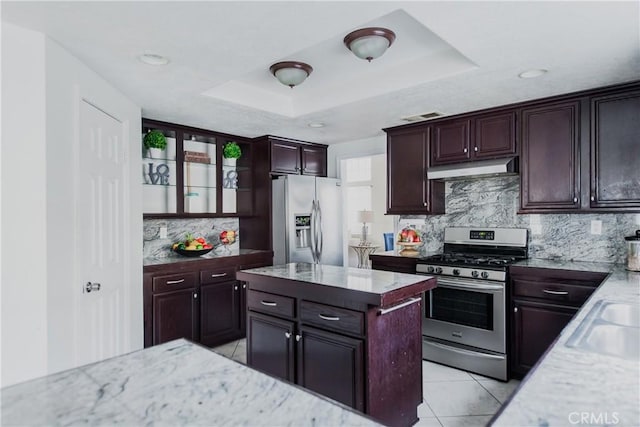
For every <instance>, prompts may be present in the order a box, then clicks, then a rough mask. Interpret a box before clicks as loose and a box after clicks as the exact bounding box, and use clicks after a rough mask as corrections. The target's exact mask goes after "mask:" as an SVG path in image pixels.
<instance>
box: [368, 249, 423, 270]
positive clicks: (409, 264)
mask: <svg viewBox="0 0 640 427" xmlns="http://www.w3.org/2000/svg"><path fill="white" fill-rule="evenodd" d="M369 259H370V260H371V268H372V269H373V270H384V271H395V272H396V273H408V274H415V273H416V263H417V260H416V259H415V258H411V257H401V256H388V255H376V254H372V255H369Z"/></svg>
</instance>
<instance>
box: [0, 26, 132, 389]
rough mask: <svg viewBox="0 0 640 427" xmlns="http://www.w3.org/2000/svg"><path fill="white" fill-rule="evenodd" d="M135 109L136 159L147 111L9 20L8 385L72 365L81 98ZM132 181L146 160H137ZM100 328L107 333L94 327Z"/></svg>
mask: <svg viewBox="0 0 640 427" xmlns="http://www.w3.org/2000/svg"><path fill="white" fill-rule="evenodd" d="M81 91H82V92H83V93H96V94H100V96H103V97H104V94H107V97H109V101H110V102H112V103H115V105H117V106H118V108H119V111H120V110H124V111H126V112H127V117H128V118H129V122H130V123H129V129H128V130H129V137H130V138H131V140H132V141H133V144H132V147H131V150H130V153H129V159H136V158H137V156H139V153H140V151H141V149H140V146H139V144H140V134H141V130H140V108H139V107H137V106H135V104H133V103H132V102H131V101H129V100H127V99H126V97H124V96H123V95H122V94H120V93H118V92H117V91H115V90H114V89H113V88H112V87H111V86H110V85H109V84H108V83H107V82H105V81H104V80H102V79H101V78H100V77H99V76H98V75H97V74H96V73H94V72H93V71H92V70H90V69H89V68H87V67H86V66H85V65H84V64H82V63H81V62H80V61H78V60H77V59H76V58H75V57H73V56H72V55H70V54H69V53H68V52H67V51H65V50H64V49H63V48H62V47H60V46H59V45H57V44H56V43H55V42H53V41H51V40H49V39H47V38H46V37H45V36H44V35H43V34H40V33H36V32H32V31H28V30H25V29H22V28H20V27H16V26H13V25H10V24H5V23H3V24H2V106H3V108H2V122H3V127H2V140H3V145H2V150H3V152H2V197H3V204H2V209H3V210H2V230H3V234H2V266H3V269H2V375H1V385H2V386H7V385H10V384H13V383H16V382H20V381H25V380H28V379H31V378H34V377H38V376H42V375H45V374H49V373H53V372H57V371H60V370H63V369H68V368H71V367H74V366H75V365H74V352H75V346H74V342H73V338H74V334H73V331H74V324H75V322H81V321H82V320H83V319H76V318H75V317H74V310H73V309H74V306H73V302H74V295H75V294H74V292H79V291H81V288H80V285H79V284H77V283H74V281H73V273H74V271H75V269H76V267H75V263H76V261H75V258H74V251H73V250H74V243H75V234H74V233H75V223H74V215H73V214H74V207H75V199H74V197H75V196H74V189H75V184H74V182H73V174H74V169H75V157H74V156H75V148H74V143H75V141H76V140H77V135H76V129H77V126H78V123H77V122H76V117H77V112H76V108H77V107H76V105H77V104H78V95H79V93H80V92H81ZM130 165H131V168H132V171H133V179H134V182H138V181H135V178H136V177H138V175H139V174H138V173H137V172H138V165H139V163H138V162H130ZM131 187H132V188H131V189H130V192H131V204H132V209H131V212H130V221H129V224H128V227H129V228H128V232H129V233H130V235H132V236H136V237H135V238H134V239H133V240H132V247H131V253H132V254H133V255H132V257H131V270H130V276H131V277H132V278H133V280H132V283H130V284H129V285H130V286H131V288H130V291H131V311H130V316H131V319H132V325H131V334H132V337H131V341H130V343H129V345H128V346H127V348H126V351H131V350H134V349H137V348H142V345H143V320H142V241H141V239H140V238H139V237H138V236H142V207H141V203H140V199H141V197H140V196H141V194H140V193H141V188H140V187H141V186H131ZM96 333H99V331H96Z"/></svg>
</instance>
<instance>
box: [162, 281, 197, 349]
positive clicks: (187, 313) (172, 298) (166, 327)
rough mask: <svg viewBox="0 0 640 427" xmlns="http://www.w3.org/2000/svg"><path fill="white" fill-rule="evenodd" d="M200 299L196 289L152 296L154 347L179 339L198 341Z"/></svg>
mask: <svg viewBox="0 0 640 427" xmlns="http://www.w3.org/2000/svg"><path fill="white" fill-rule="evenodd" d="M198 298H199V295H198V293H197V291H196V289H183V290H180V291H176V292H166V293H161V294H155V295H153V296H152V298H151V299H152V306H153V345H156V344H161V343H163V342H167V341H171V340H175V339H178V338H186V339H188V340H191V341H197V340H198V315H197V313H198Z"/></svg>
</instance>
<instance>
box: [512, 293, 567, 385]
mask: <svg viewBox="0 0 640 427" xmlns="http://www.w3.org/2000/svg"><path fill="white" fill-rule="evenodd" d="M577 311H578V310H577V309H576V308H572V307H565V306H561V305H554V304H545V303H538V302H530V301H525V300H518V299H514V300H513V326H512V341H511V343H512V351H511V353H512V358H511V370H512V371H513V372H515V373H518V374H522V375H524V374H526V373H527V372H529V370H530V369H531V368H532V367H533V365H535V364H536V362H537V361H538V360H539V359H540V357H542V355H543V354H544V352H545V351H546V350H547V348H549V346H550V345H551V344H552V343H553V342H554V341H555V339H556V338H557V337H558V335H560V332H561V331H562V329H563V328H564V327H565V326H566V325H567V323H569V321H570V320H571V318H572V317H573V315H574V314H575V313H576V312H577Z"/></svg>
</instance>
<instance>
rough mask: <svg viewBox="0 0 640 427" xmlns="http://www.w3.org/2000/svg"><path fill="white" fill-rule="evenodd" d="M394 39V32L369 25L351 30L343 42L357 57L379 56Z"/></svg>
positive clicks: (372, 57) (369, 58)
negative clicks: (369, 26)
mask: <svg viewBox="0 0 640 427" xmlns="http://www.w3.org/2000/svg"><path fill="white" fill-rule="evenodd" d="M395 39H396V34H395V33H394V32H393V31H391V30H388V29H386V28H379V27H371V28H362V29H360V30H356V31H353V32H351V33H349V34H347V36H346V37H345V38H344V44H345V46H347V48H349V50H351V52H353V53H354V55H356V56H357V57H358V58H361V59H366V60H367V61H369V62H371V60H372V59H376V58H379V57H380V56H382V54H383V53H385V52H386V50H387V49H388V48H389V46H391V44H392V43H393V41H394V40H395Z"/></svg>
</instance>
